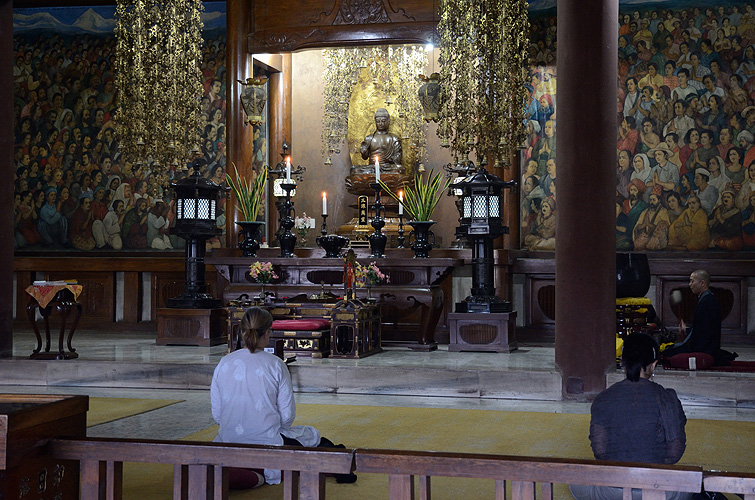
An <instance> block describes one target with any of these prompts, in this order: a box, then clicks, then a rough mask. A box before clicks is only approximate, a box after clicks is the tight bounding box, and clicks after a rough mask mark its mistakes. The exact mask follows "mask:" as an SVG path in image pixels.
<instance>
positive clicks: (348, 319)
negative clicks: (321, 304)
mask: <svg viewBox="0 0 755 500" xmlns="http://www.w3.org/2000/svg"><path fill="white" fill-rule="evenodd" d="M380 343H381V329H380V309H379V308H378V307H377V306H376V305H374V304H371V303H367V302H362V301H360V300H349V301H345V300H344V301H341V302H339V303H338V304H336V306H335V307H334V308H333V312H332V316H331V324H330V353H331V354H330V355H331V357H333V358H356V359H358V358H364V357H366V356H370V355H372V354H376V353H378V352H381V351H382V350H383V349H382V347H381V346H380Z"/></svg>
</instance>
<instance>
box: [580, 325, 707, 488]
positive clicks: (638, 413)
mask: <svg viewBox="0 0 755 500" xmlns="http://www.w3.org/2000/svg"><path fill="white" fill-rule="evenodd" d="M659 353H660V350H659V347H658V343H657V342H656V341H655V339H653V338H652V337H651V336H649V335H646V334H643V333H635V334H632V335H628V336H627V337H626V339H625V340H624V346H623V350H622V354H621V360H622V364H623V366H624V371H625V373H626V378H625V379H624V380H622V381H621V382H617V383H615V384H614V385H612V386H611V387H609V388H608V389H606V390H605V391H603V392H601V393H600V394H598V396H597V397H596V398H595V401H593V403H592V406H591V407H590V415H591V418H590V446H591V447H592V451H593V455H594V456H595V459H596V460H610V461H620V462H641V463H649V464H675V463H677V462H678V461H679V459H680V458H682V455H683V454H684V450H685V449H686V446H687V436H686V433H685V430H684V428H685V426H686V424H687V417H686V416H685V415H684V409H683V408H682V404H681V402H680V401H679V398H678V397H677V395H676V392H675V391H674V390H673V389H665V388H664V387H662V386H661V385H659V384H656V383H655V382H653V371H654V370H655V367H656V365H657V364H658V357H659ZM569 489H570V491H571V493H572V495H573V496H574V498H575V499H576V500H621V499H622V498H624V496H623V491H622V489H621V488H614V487H610V486H594V485H582V484H572V485H570V486H569ZM641 495H642V493H641V490H639V489H632V499H633V500H640V498H641ZM691 496H692V494H691V493H685V492H679V491H668V492H666V500H688V499H689V498H691Z"/></svg>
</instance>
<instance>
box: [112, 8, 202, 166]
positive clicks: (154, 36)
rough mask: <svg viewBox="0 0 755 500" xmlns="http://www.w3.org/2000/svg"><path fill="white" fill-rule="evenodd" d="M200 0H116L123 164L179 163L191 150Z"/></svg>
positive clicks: (198, 93)
mask: <svg viewBox="0 0 755 500" xmlns="http://www.w3.org/2000/svg"><path fill="white" fill-rule="evenodd" d="M203 10H204V7H203V5H202V2H201V1H200V0H163V1H156V0H118V3H117V7H116V21H117V23H116V28H115V36H116V42H117V53H118V72H117V75H116V85H117V88H118V93H119V107H118V111H117V123H118V133H119V136H120V148H121V150H122V151H123V154H124V161H126V162H130V163H132V164H134V165H138V164H149V165H151V167H152V170H153V171H158V172H159V171H161V170H165V169H166V168H167V166H168V165H173V166H180V167H181V168H183V167H185V166H186V165H187V164H188V163H189V162H190V160H191V156H192V154H194V152H197V151H199V138H200V124H201V122H200V118H201V107H200V99H201V97H202V95H203V93H204V92H203V90H204V89H203V86H202V74H201V71H200V63H201V57H202V53H201V50H202V33H201V29H202V21H201V19H200V15H201V13H202V11H203Z"/></svg>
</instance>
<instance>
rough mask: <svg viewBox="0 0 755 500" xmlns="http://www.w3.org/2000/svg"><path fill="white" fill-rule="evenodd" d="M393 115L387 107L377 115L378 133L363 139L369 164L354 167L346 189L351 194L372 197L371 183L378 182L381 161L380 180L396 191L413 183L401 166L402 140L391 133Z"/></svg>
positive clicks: (362, 155) (360, 147)
mask: <svg viewBox="0 0 755 500" xmlns="http://www.w3.org/2000/svg"><path fill="white" fill-rule="evenodd" d="M390 123H391V116H390V114H389V113H388V111H387V110H386V109H385V108H380V109H378V110H377V111H376V112H375V131H374V132H373V133H371V134H369V135H368V136H367V137H365V138H364V140H363V141H362V144H361V145H360V146H359V153H360V155H361V157H362V159H363V160H368V163H367V164H366V165H352V167H351V171H350V172H349V177H347V178H346V187H347V189H348V191H349V192H350V193H352V194H357V195H359V194H372V193H374V190H373V189H372V188H370V183H372V182H375V161H376V159H377V160H378V161H379V162H380V180H382V181H383V182H385V183H386V184H387V185H388V186H389V187H391V188H395V187H398V186H401V185H402V184H404V183H405V182H409V181H411V176H410V175H408V174H407V172H406V169H405V167H404V166H403V165H402V164H401V161H402V148H401V139H400V138H399V137H398V136H397V135H395V134H393V133H391V132H390V131H389V130H388V129H389V128H390Z"/></svg>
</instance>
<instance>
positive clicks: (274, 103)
mask: <svg viewBox="0 0 755 500" xmlns="http://www.w3.org/2000/svg"><path fill="white" fill-rule="evenodd" d="M281 56H282V57H281V60H280V71H278V72H275V73H271V75H270V83H269V87H268V92H269V93H268V102H269V109H270V111H269V115H268V116H269V117H270V127H269V136H268V142H267V144H268V150H267V152H268V153H267V154H268V162H269V163H270V165H275V164H276V163H278V162H279V161H281V156H280V153H281V151H282V148H283V141H284V140H287V141H288V143H289V145H290V146H291V149H290V150H289V152H290V153H291V155H292V157H293V158H292V161H291V165H292V166H296V165H298V163H297V162H296V158H297V148H296V144H295V143H293V142H292V141H291V98H292V95H291V93H292V88H291V71H292V62H291V59H292V58H291V53H290V52H286V53H283V54H281ZM299 151H301V150H299ZM298 157H299V158H301V156H300V155H299V156H298ZM267 199H268V200H270V201H269V202H268V204H267V210H268V220H269V223H268V225H267V241H268V242H270V243H272V240H273V235H274V234H275V231H276V230H277V229H278V213H277V212H276V211H275V205H274V203H272V200H273V199H274V198H273V186H272V180H270V181H269V182H268V190H267Z"/></svg>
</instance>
